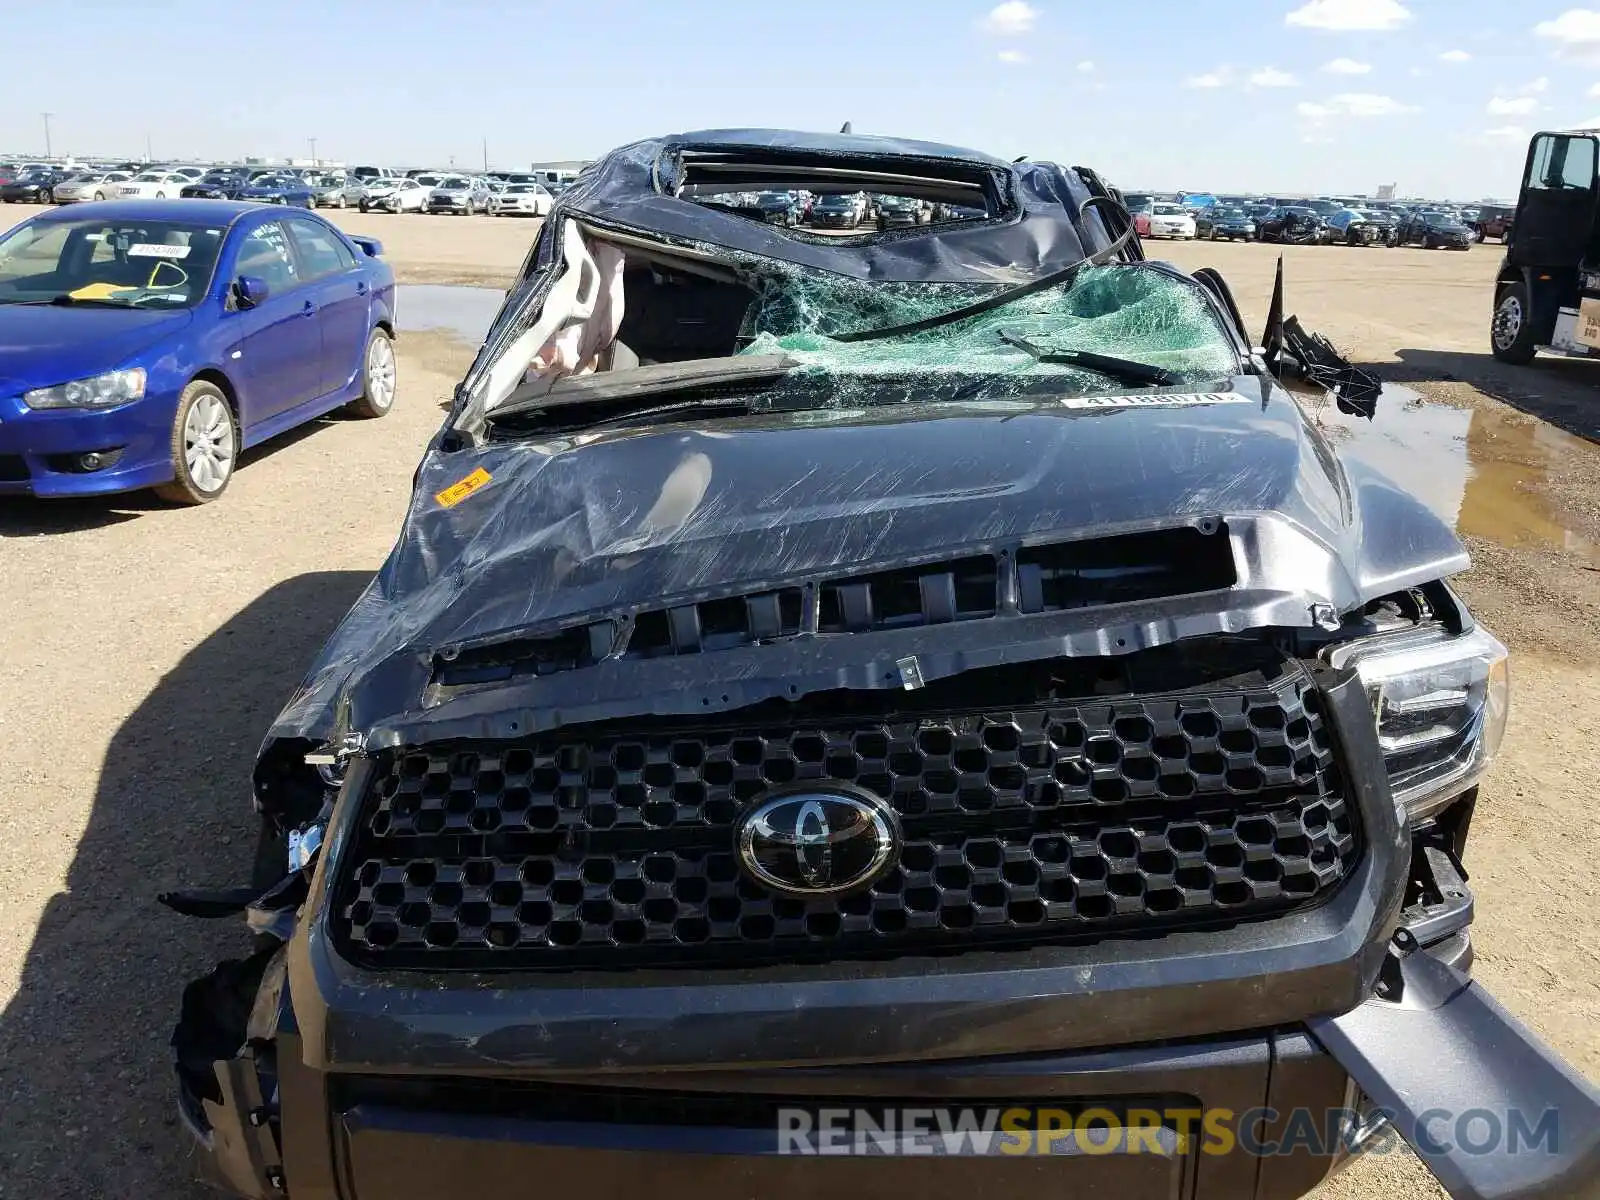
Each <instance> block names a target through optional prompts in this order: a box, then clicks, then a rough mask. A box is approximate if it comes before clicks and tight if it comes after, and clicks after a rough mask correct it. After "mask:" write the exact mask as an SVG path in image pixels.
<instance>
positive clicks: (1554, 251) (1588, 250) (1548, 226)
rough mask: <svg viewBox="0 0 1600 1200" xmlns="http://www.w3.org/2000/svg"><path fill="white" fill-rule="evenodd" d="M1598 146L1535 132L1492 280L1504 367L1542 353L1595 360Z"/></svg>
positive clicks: (1599, 338) (1599, 289)
mask: <svg viewBox="0 0 1600 1200" xmlns="http://www.w3.org/2000/svg"><path fill="white" fill-rule="evenodd" d="M1597 164H1600V141H1597V140H1596V137H1595V134H1594V133H1592V132H1581V131H1580V132H1546V133H1539V134H1535V135H1534V137H1533V139H1532V141H1531V142H1530V143H1529V145H1528V157H1527V163H1526V166H1525V167H1524V170H1523V174H1522V191H1521V195H1520V196H1519V197H1518V200H1517V208H1516V214H1515V217H1514V218H1513V221H1512V223H1511V225H1510V227H1509V228H1508V230H1507V231H1506V234H1505V256H1504V258H1503V259H1502V260H1501V262H1500V270H1499V272H1498V273H1497V275H1496V277H1495V297H1494V315H1493V316H1492V317H1491V318H1490V323H1489V345H1490V348H1491V350H1492V351H1493V353H1494V356H1495V357H1496V358H1497V359H1499V360H1500V361H1501V362H1507V363H1519V364H1520V363H1528V362H1532V361H1533V357H1534V355H1535V354H1536V353H1537V352H1538V351H1540V350H1547V351H1550V352H1552V353H1556V354H1562V355H1565V356H1567V357H1569V358H1594V357H1600V182H1597V180H1600V176H1597Z"/></svg>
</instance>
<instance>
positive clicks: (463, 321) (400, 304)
mask: <svg viewBox="0 0 1600 1200" xmlns="http://www.w3.org/2000/svg"><path fill="white" fill-rule="evenodd" d="M395 292H396V298H395V312H396V315H397V316H398V318H399V322H400V329H401V331H402V332H404V331H406V330H414V329H437V330H440V331H442V332H444V333H448V334H450V335H451V336H452V337H458V338H460V339H461V340H462V341H464V342H467V343H469V344H471V345H473V346H478V345H480V344H481V343H482V342H483V337H484V334H486V333H488V332H489V325H490V323H491V322H492V321H493V320H494V318H495V314H497V313H498V312H499V311H500V305H501V304H502V303H504V301H505V298H506V294H505V292H503V291H501V290H500V289H499V288H486V287H458V286H456V285H454V284H443V283H402V284H399V285H397V286H396V288H395Z"/></svg>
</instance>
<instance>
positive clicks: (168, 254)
mask: <svg viewBox="0 0 1600 1200" xmlns="http://www.w3.org/2000/svg"><path fill="white" fill-rule="evenodd" d="M128 257H129V258H188V257H189V247H187V246H165V245H160V244H158V243H155V242H135V243H134V244H133V245H131V246H129V247H128Z"/></svg>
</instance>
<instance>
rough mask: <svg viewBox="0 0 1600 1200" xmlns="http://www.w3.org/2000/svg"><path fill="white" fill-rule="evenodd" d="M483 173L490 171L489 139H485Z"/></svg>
mask: <svg viewBox="0 0 1600 1200" xmlns="http://www.w3.org/2000/svg"><path fill="white" fill-rule="evenodd" d="M483 173H484V174H485V175H487V174H488V173H489V139H488V138H484V139H483Z"/></svg>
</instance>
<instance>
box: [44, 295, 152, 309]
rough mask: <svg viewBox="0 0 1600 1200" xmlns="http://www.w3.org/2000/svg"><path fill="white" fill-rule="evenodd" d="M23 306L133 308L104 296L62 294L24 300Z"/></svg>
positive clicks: (124, 302) (129, 303)
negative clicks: (47, 297) (45, 298)
mask: <svg viewBox="0 0 1600 1200" xmlns="http://www.w3.org/2000/svg"><path fill="white" fill-rule="evenodd" d="M21 303H23V304H48V305H54V306H55V307H57V308H76V307H77V306H79V305H81V304H82V305H88V304H92V305H96V306H98V307H100V308H132V307H133V304H132V302H131V301H128V300H108V299H106V298H105V297H104V296H73V295H71V294H69V293H67V292H62V293H61V294H60V295H59V296H51V297H50V298H49V299H47V300H23V301H21Z"/></svg>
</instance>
